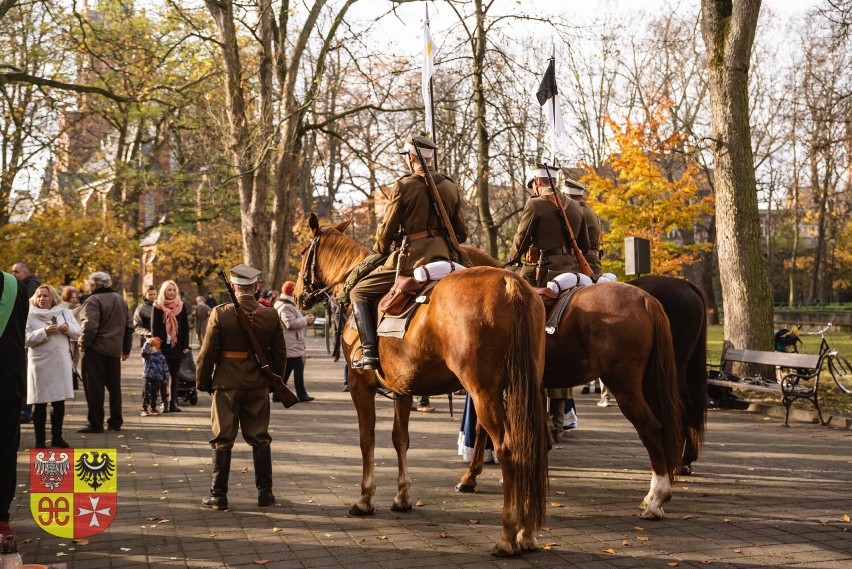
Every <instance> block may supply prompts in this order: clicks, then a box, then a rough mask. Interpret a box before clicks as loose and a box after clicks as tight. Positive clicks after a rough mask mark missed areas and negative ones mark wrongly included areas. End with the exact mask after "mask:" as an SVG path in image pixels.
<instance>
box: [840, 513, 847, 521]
mask: <svg viewBox="0 0 852 569" xmlns="http://www.w3.org/2000/svg"><path fill="white" fill-rule="evenodd" d="M840 519H841V520H843V521H844V522H848V521H849V514H843V517H842V518H840Z"/></svg>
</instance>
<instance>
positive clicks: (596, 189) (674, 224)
mask: <svg viewBox="0 0 852 569" xmlns="http://www.w3.org/2000/svg"><path fill="white" fill-rule="evenodd" d="M667 109H668V105H667V104H660V105H657V106H656V107H655V108H652V109H649V110H648V112H647V117H648V119H647V121H646V122H633V121H631V120H629V119H627V120H625V121H624V122H623V124H618V123H616V122H615V121H614V120H612V119H607V121H608V124H609V126H610V128H611V129H612V131H613V133H614V135H613V138H612V142H611V145H612V148H611V151H610V157H609V160H608V162H607V164H608V165H609V166H610V167H611V168H612V170H613V172H614V177H605V176H602V175H600V174H598V173H596V172H595V170H594V169H592V168H591V167H588V166H587V167H586V169H587V171H588V172H589V174H588V175H587V176H585V177H583V179H582V180H581V181H582V182H583V183H584V184H586V186H587V188H588V190H589V204H590V205H591V206H592V208H593V209H594V210H595V212H596V213H597V214H598V216H599V217H600V218H601V219H602V220H603V221H604V223H605V224H607V225H608V227H605V231H604V250H605V251H606V253H607V254H606V257H605V258H604V270H605V271H611V272H614V273H616V274H619V275H623V274H624V261H623V255H622V254H621V251H622V250H623V246H624V239H625V238H626V237H644V238H645V239H648V240H650V241H651V263H652V271H653V272H654V273H655V274H663V275H678V274H680V272H681V271H682V269H683V268H684V267H685V266H688V265H690V264H692V263H693V262H695V260H696V258H697V256H698V254H699V252H701V251H702V250H704V249H706V248H707V247H709V244H706V243H697V244H692V243H681V242H679V240H678V239H677V238H674V239H673V238H672V237H676V236H677V230H683V231H689V230H691V229H692V228H693V226H694V224H696V223H697V222H698V221H699V220H701V218H702V217H703V216H707V215H712V213H713V199H712V196H710V195H707V196H701V195H700V193H699V186H698V183H697V181H696V179H697V175H698V166H697V165H696V164H695V163H694V162H693V161H691V160H689V158H688V156H686V155H684V154H683V152H682V148H683V146H684V144H683V143H684V139H685V137H684V135H682V134H680V133H675V134H673V135H669V136H664V135H663V134H662V131H663V130H664V126H665V125H666V123H667V122H668V113H667ZM664 164H667V165H671V164H675V165H676V167H671V168H670V170H674V171H673V172H671V171H670V172H664V171H663V165H664Z"/></svg>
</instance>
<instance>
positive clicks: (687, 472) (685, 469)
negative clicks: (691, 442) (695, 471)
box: [680, 464, 692, 476]
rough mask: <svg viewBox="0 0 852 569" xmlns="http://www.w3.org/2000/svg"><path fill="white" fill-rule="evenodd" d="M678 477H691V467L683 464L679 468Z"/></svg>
mask: <svg viewBox="0 0 852 569" xmlns="http://www.w3.org/2000/svg"><path fill="white" fill-rule="evenodd" d="M680 475H681V476H691V475H692V465H690V464H684V465H683V466H681V467H680Z"/></svg>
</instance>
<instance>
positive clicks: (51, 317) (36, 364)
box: [26, 285, 81, 448]
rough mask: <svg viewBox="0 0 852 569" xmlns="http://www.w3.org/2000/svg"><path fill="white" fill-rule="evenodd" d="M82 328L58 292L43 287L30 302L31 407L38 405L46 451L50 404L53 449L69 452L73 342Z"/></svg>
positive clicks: (36, 422) (38, 429) (40, 442)
mask: <svg viewBox="0 0 852 569" xmlns="http://www.w3.org/2000/svg"><path fill="white" fill-rule="evenodd" d="M80 332H81V330H80V325H79V324H78V323H77V320H75V319H74V315H73V314H72V313H71V310H69V309H68V308H66V307H64V306H63V305H62V299H61V298H59V294H57V292H56V289H54V288H53V287H52V286H50V285H42V286H40V287H38V289H36V291H35V294H34V295H33V296H32V298H30V313H29V316H28V317H27V332H26V333H27V336H26V345H27V348H29V349H28V350H27V403H28V404H30V405H35V409H34V410H33V427H34V428H35V436H36V444H35V446H36V448H45V446H46V444H45V443H46V441H45V423H46V422H47V404H48V403H50V404H51V407H52V410H51V413H50V431H51V441H50V446H51V447H54V448H68V443H66V442H65V440H64V439H63V438H62V422H63V421H64V420H65V400H66V399H73V398H74V387H73V383H72V382H73V379H72V371H71V370H72V364H71V343H70V342H71V341H72V340H76V339H77V338H79V337H80Z"/></svg>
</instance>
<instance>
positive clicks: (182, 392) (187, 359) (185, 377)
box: [177, 348, 198, 405]
mask: <svg viewBox="0 0 852 569" xmlns="http://www.w3.org/2000/svg"><path fill="white" fill-rule="evenodd" d="M177 386H178V387H177V391H178V398H179V399H180V400H181V401H184V402H186V403H189V404H190V405H197V404H198V390H197V389H195V358H194V357H192V348H190V349H189V351H187V352H186V353H185V354H184V355H183V360H182V361H181V362H180V373H179V374H178V382H177Z"/></svg>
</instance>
